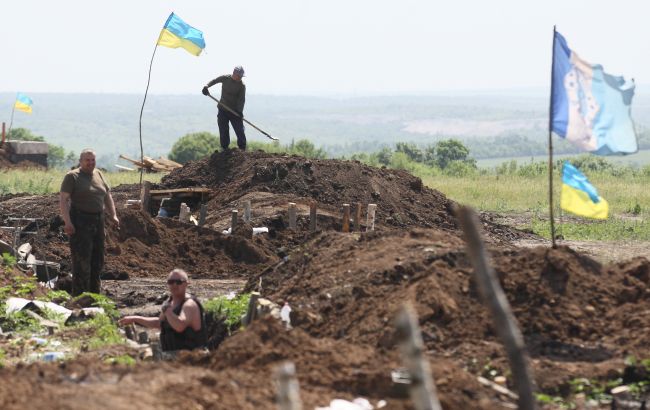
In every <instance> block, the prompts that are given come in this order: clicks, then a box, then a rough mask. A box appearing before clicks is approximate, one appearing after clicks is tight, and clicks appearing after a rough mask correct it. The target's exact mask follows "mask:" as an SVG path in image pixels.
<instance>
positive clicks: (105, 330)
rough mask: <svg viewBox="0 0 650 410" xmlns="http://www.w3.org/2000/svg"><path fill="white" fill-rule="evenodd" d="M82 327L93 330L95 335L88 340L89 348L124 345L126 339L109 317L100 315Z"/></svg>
mask: <svg viewBox="0 0 650 410" xmlns="http://www.w3.org/2000/svg"><path fill="white" fill-rule="evenodd" d="M80 326H81V327H87V328H92V329H93V331H94V335H93V336H92V337H91V338H90V339H89V340H88V342H87V344H88V347H89V348H91V349H97V348H100V347H102V346H108V345H116V344H123V343H124V342H125V339H124V337H123V336H122V335H121V334H120V331H119V329H118V327H117V325H116V324H115V322H114V321H113V320H112V319H111V318H110V317H109V316H108V315H102V314H99V315H97V316H95V317H94V318H92V319H90V320H88V321H86V322H83V323H81V324H80Z"/></svg>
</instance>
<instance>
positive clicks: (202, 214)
mask: <svg viewBox="0 0 650 410" xmlns="http://www.w3.org/2000/svg"><path fill="white" fill-rule="evenodd" d="M207 214H208V206H207V205H206V204H201V211H200V212H199V226H203V225H205V217H206V216H207Z"/></svg>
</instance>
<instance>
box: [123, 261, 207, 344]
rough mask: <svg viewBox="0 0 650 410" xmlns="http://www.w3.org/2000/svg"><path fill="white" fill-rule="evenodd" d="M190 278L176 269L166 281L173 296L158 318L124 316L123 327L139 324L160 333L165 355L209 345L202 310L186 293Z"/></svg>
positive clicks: (197, 302) (164, 304) (165, 304)
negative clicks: (158, 330) (170, 352)
mask: <svg viewBox="0 0 650 410" xmlns="http://www.w3.org/2000/svg"><path fill="white" fill-rule="evenodd" d="M187 283H188V277H187V272H185V271H184V270H182V269H174V270H173V271H171V272H170V273H169V276H168V277H167V286H169V293H170V294H171V296H170V297H169V299H167V300H166V301H165V302H164V303H163V305H162V312H161V313H160V315H159V316H158V317H144V316H125V317H123V318H122V319H120V321H119V324H120V325H123V326H125V325H130V324H132V323H136V324H138V325H141V326H145V327H149V328H153V329H160V347H161V349H162V350H163V351H175V350H192V349H197V348H201V347H204V346H205V344H206V343H207V336H206V330H205V317H204V314H203V306H202V305H201V302H199V300H198V299H197V298H196V297H194V296H192V295H189V294H187V293H186V290H187Z"/></svg>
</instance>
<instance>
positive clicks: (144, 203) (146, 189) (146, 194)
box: [140, 181, 151, 215]
mask: <svg viewBox="0 0 650 410" xmlns="http://www.w3.org/2000/svg"><path fill="white" fill-rule="evenodd" d="M150 199H151V182H149V181H142V188H141V190H140V206H141V210H142V212H144V213H146V214H148V215H151V208H150V207H149V205H150V204H149V200H150Z"/></svg>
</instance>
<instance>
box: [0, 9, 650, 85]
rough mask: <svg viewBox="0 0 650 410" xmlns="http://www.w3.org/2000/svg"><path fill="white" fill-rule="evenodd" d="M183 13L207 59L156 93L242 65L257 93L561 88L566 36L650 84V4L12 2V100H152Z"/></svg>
mask: <svg viewBox="0 0 650 410" xmlns="http://www.w3.org/2000/svg"><path fill="white" fill-rule="evenodd" d="M171 11H174V12H176V14H178V15H179V16H180V17H181V18H183V19H184V20H185V21H186V22H187V23H189V24H191V25H192V26H194V27H196V28H197V29H199V30H202V31H203V33H204V37H205V41H206V44H207V47H206V49H205V51H204V54H202V55H201V56H200V57H194V56H192V55H190V54H189V53H187V52H186V51H184V50H182V49H169V48H164V47H159V48H158V51H157V52H156V58H155V61H154V66H153V74H152V83H151V88H150V93H154V94H169V93H174V94H177V93H182V94H186V93H198V92H200V89H201V87H202V86H203V84H205V83H206V82H207V81H208V80H210V79H212V78H214V77H215V76H217V75H220V74H223V73H229V72H231V71H232V67H233V66H235V65H238V64H241V65H243V66H244V68H245V69H246V74H247V78H245V81H246V84H247V87H248V93H249V94H251V93H252V94H261V93H265V94H286V95H291V94H325V95H352V96H355V95H376V94H431V93H438V92H446V93H453V92H458V91H461V90H473V89H497V88H518V87H547V86H548V82H549V78H550V73H549V70H550V53H551V41H552V30H553V25H554V24H556V25H557V26H558V31H560V32H561V33H562V34H564V35H565V37H566V38H567V41H568V42H569V46H570V47H571V48H572V49H574V50H575V51H576V52H577V53H578V54H580V56H581V57H583V58H585V59H586V60H587V61H590V62H592V63H600V64H603V65H604V66H605V69H606V71H608V72H609V73H611V74H622V75H625V76H626V77H628V78H629V77H634V78H635V79H636V81H637V83H638V84H650V52H649V51H650V47H649V46H648V43H647V42H648V39H650V20H649V17H648V15H650V3H649V2H647V1H645V0H616V1H614V0H611V1H604V0H546V1H535V2H532V1H526V0H490V1H485V0H473V1H470V0H455V1H449V0H447V1H434V0H417V1H416V0H400V1H396V0H392V1H385V0H327V1H325V0H321V1H315V0H250V1H246V0H241V1H218V0H203V1H198V0H197V1H188V0H185V1H163V0H157V1H153V0H128V1H127V0H111V1H89V0H57V1H52V0H32V1H3V5H2V13H1V14H2V23H1V24H0V37H1V38H2V41H1V42H0V54H1V55H2V65H1V66H2V69H1V75H0V92H15V91H24V92H26V93H28V94H29V93H30V92H32V93H37V92H74V93H78V92H99V93H136V94H142V93H144V89H145V86H146V81H147V70H148V68H149V61H150V59H151V54H152V52H153V49H154V46H155V42H156V40H157V37H158V34H159V32H160V29H161V28H162V25H163V24H164V22H165V20H166V19H167V16H168V15H169V13H170V12H171Z"/></svg>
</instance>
